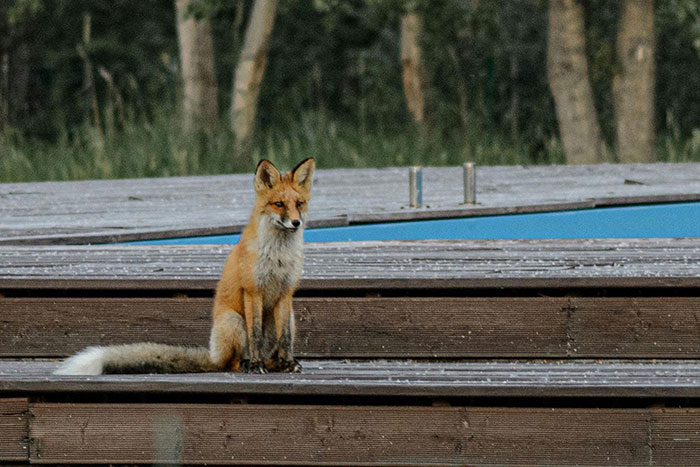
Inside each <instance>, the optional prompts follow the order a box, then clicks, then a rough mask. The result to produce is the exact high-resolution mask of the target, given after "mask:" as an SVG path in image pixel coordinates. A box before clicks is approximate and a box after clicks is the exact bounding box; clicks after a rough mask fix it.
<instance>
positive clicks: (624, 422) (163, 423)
mask: <svg viewBox="0 0 700 467" xmlns="http://www.w3.org/2000/svg"><path fill="white" fill-rule="evenodd" d="M30 410H31V414H32V419H31V438H32V452H31V462H33V463H57V462H58V463H91V464H104V463H154V462H168V463H170V462H183V463H187V464H204V463H211V464H252V463H255V464H304V465H328V464H331V463H332V464H334V465H465V464H478V465H543V464H547V465H603V464H605V465H610V464H617V465H621V464H624V465H649V459H650V456H651V452H650V450H651V449H652V446H650V445H649V443H648V436H649V421H648V419H649V415H648V413H647V412H646V411H645V410H638V409H566V408H563V409H557V408H504V409H501V408H478V407H412V406H409V407H385V406H371V407H353V406H345V407H343V406H288V405H237V406H236V405H234V406H232V405H224V406H222V405H204V404H119V405H118V404H53V403H44V404H32V405H31V408H30ZM678 417H682V415H678ZM107 439H109V442H105V441H106V440H107ZM679 460H680V459H679Z"/></svg>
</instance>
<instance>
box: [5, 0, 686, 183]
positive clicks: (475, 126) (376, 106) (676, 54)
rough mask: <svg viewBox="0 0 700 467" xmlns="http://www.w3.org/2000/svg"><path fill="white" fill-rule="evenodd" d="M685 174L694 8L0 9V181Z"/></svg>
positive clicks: (86, 3)
mask: <svg viewBox="0 0 700 467" xmlns="http://www.w3.org/2000/svg"><path fill="white" fill-rule="evenodd" d="M309 156H314V157H316V158H317V160H318V163H319V166H320V167H323V168H330V167H382V166H390V165H408V164H417V165H456V164H460V163H462V162H464V161H474V162H476V163H477V164H489V165H494V164H551V163H596V162H652V161H673V162H677V161H700V3H699V2H697V0H657V1H656V2H654V1H652V0H619V1H616V0H588V1H576V0H550V1H543V0H509V1H505V2H497V1H493V2H492V1H487V0H480V1H478V0H435V1H427V0H414V1H403V0H385V1H381V0H364V1H363V0H281V1H275V0H240V1H234V0H228V1H227V0H175V1H173V0H150V1H144V0H113V1H104V0H99V1H98V0H4V1H2V2H0V181H2V182H14V181H34V180H75V179H92V178H124V177H154V176H174V175H196V174H215V173H231V172H247V171H250V170H252V168H253V167H254V164H255V161H257V160H258V159H260V158H267V159H270V160H272V161H273V162H275V163H276V164H279V165H280V166H282V167H289V166H291V165H292V164H293V163H295V162H296V161H298V160H300V159H303V158H305V157H309Z"/></svg>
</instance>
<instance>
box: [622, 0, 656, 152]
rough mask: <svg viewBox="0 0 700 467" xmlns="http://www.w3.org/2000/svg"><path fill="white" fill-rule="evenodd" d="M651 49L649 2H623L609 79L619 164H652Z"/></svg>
mask: <svg viewBox="0 0 700 467" xmlns="http://www.w3.org/2000/svg"><path fill="white" fill-rule="evenodd" d="M654 48H655V46H654V2H653V0H624V1H623V2H622V16H621V18H620V23H619V26H618V31H617V60H618V72H617V73H616V74H615V77H614V78H613V96H614V101H615V124H616V126H617V155H618V158H619V160H620V162H652V161H654V160H655V156H654Z"/></svg>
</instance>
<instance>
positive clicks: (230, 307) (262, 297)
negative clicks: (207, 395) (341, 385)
mask: <svg viewBox="0 0 700 467" xmlns="http://www.w3.org/2000/svg"><path fill="white" fill-rule="evenodd" d="M314 165H315V163H314V160H313V159H307V160H305V161H303V162H302V163H300V164H299V165H298V166H297V167H296V168H295V170H293V171H292V172H289V173H286V174H284V175H280V174H279V172H277V169H276V168H275V167H274V166H273V165H272V164H271V163H270V162H268V161H261V162H260V164H259V165H258V169H257V170H256V176H255V188H256V193H257V198H256V201H255V206H254V207H253V211H252V213H251V215H250V221H249V222H248V225H247V227H246V228H245V230H244V231H243V234H242V236H241V240H240V242H239V243H238V245H236V246H235V247H234V249H233V251H232V252H231V254H230V255H229V257H228V259H227V261H226V264H225V265H224V269H223V272H222V274H221V280H220V281H219V283H218V285H217V288H216V295H215V298H214V308H213V314H212V321H213V324H212V343H211V345H210V355H211V358H212V361H213V362H214V363H215V364H219V365H224V366H227V367H228V368H230V369H234V370H235V369H238V368H239V367H241V365H244V366H246V365H247V366H249V367H250V369H251V371H261V372H264V371H265V368H267V369H277V368H276V367H279V368H282V369H296V368H297V367H298V364H297V363H295V362H294V357H293V353H292V348H291V345H292V342H291V341H290V342H288V343H283V344H280V341H281V340H283V339H284V331H285V327H287V328H289V329H290V332H289V334H290V335H289V336H288V338H289V339H290V340H293V310H292V309H291V296H292V294H293V293H294V290H295V289H296V287H297V285H298V282H299V278H300V276H301V270H300V267H301V263H300V262H299V259H301V254H302V252H301V245H302V243H301V241H296V240H294V239H290V238H287V237H291V236H295V235H297V236H301V235H303V232H302V231H301V230H302V228H303V223H304V220H305V217H306V212H307V207H308V201H309V197H310V190H311V183H312V179H313V170H314ZM263 218H264V219H263ZM270 219H275V220H276V219H279V220H282V221H288V222H289V223H293V222H295V221H297V222H301V225H300V228H299V230H297V231H286V230H285V229H284V227H283V226H282V225H278V224H275V223H274V222H273V224H274V225H272V226H269V227H268V226H267V224H269V223H270V222H272V221H270ZM261 221H262V222H265V225H264V226H261ZM265 229H268V230H270V231H269V232H268V231H266V230H265ZM274 229H277V230H278V231H275V230H274ZM267 236H269V237H270V238H267ZM265 242H267V243H270V242H279V244H280V245H283V247H284V248H289V249H293V248H294V247H295V246H298V248H299V251H298V252H297V251H281V252H272V253H270V254H271V255H275V258H278V259H277V261H278V262H279V264H277V263H275V264H273V265H272V266H273V267H276V266H279V268H280V269H281V270H284V268H289V269H290V274H289V276H290V277H288V278H286V277H285V278H282V279H280V280H278V278H277V277H275V274H274V272H270V271H261V270H260V269H261V267H262V266H261V263H262V262H264V261H263V260H265V259H267V258H261V255H263V254H264V253H265V251H267V250H266V248H275V245H271V246H269V247H268V245H267V244H266V243H265ZM285 255H288V256H289V257H287V256H285ZM286 262H291V263H294V264H286ZM283 263H285V264H283ZM266 274H270V277H271V278H270V279H269V280H267V279H265V278H266V277H267V276H266ZM261 278H263V279H261ZM286 279H290V280H286ZM229 313H236V314H238V315H239V316H240V317H241V318H242V319H243V321H244V322H245V332H246V336H245V337H246V338H247V340H248V343H247V346H246V345H245V343H241V342H240V340H241V332H240V331H241V330H240V328H239V329H233V327H232V326H228V328H230V332H229V329H227V327H226V326H225V325H222V324H221V323H223V322H224V321H225V320H226V319H229V320H230V319H231V317H230V316H229V317H228V318H227V316H228V314H229ZM290 321H291V322H290ZM239 323H240V321H239ZM272 325H274V329H269V327H270V326H272ZM218 326H221V329H217V327H218ZM256 328H258V329H257V334H256ZM265 328H268V329H265ZM273 331H274V332H273ZM215 334H217V336H216V337H215ZM271 337H274V339H275V341H276V342H275V343H270V342H266V341H269V340H270V338H271ZM214 339H221V340H222V341H226V340H228V341H231V345H221V342H222V341H217V342H214ZM261 339H262V341H261ZM266 345H267V347H268V348H266ZM246 347H247V348H246ZM220 348H221V349H222V350H221V351H220V352H219V351H218V350H219V349H220ZM270 353H276V356H275V355H271V354H270ZM246 360H248V361H249V363H248V362H246ZM264 361H267V362H268V364H267V365H264V366H263V364H262V363H263V362H264Z"/></svg>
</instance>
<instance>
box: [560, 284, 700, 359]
mask: <svg viewBox="0 0 700 467" xmlns="http://www.w3.org/2000/svg"><path fill="white" fill-rule="evenodd" d="M569 316H570V319H569V321H568V322H569V326H568V332H569V334H568V335H569V338H570V341H569V345H570V350H571V351H570V355H576V356H580V357H585V358H700V300H698V298H697V297H574V298H572V299H571V304H570V308H569Z"/></svg>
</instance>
